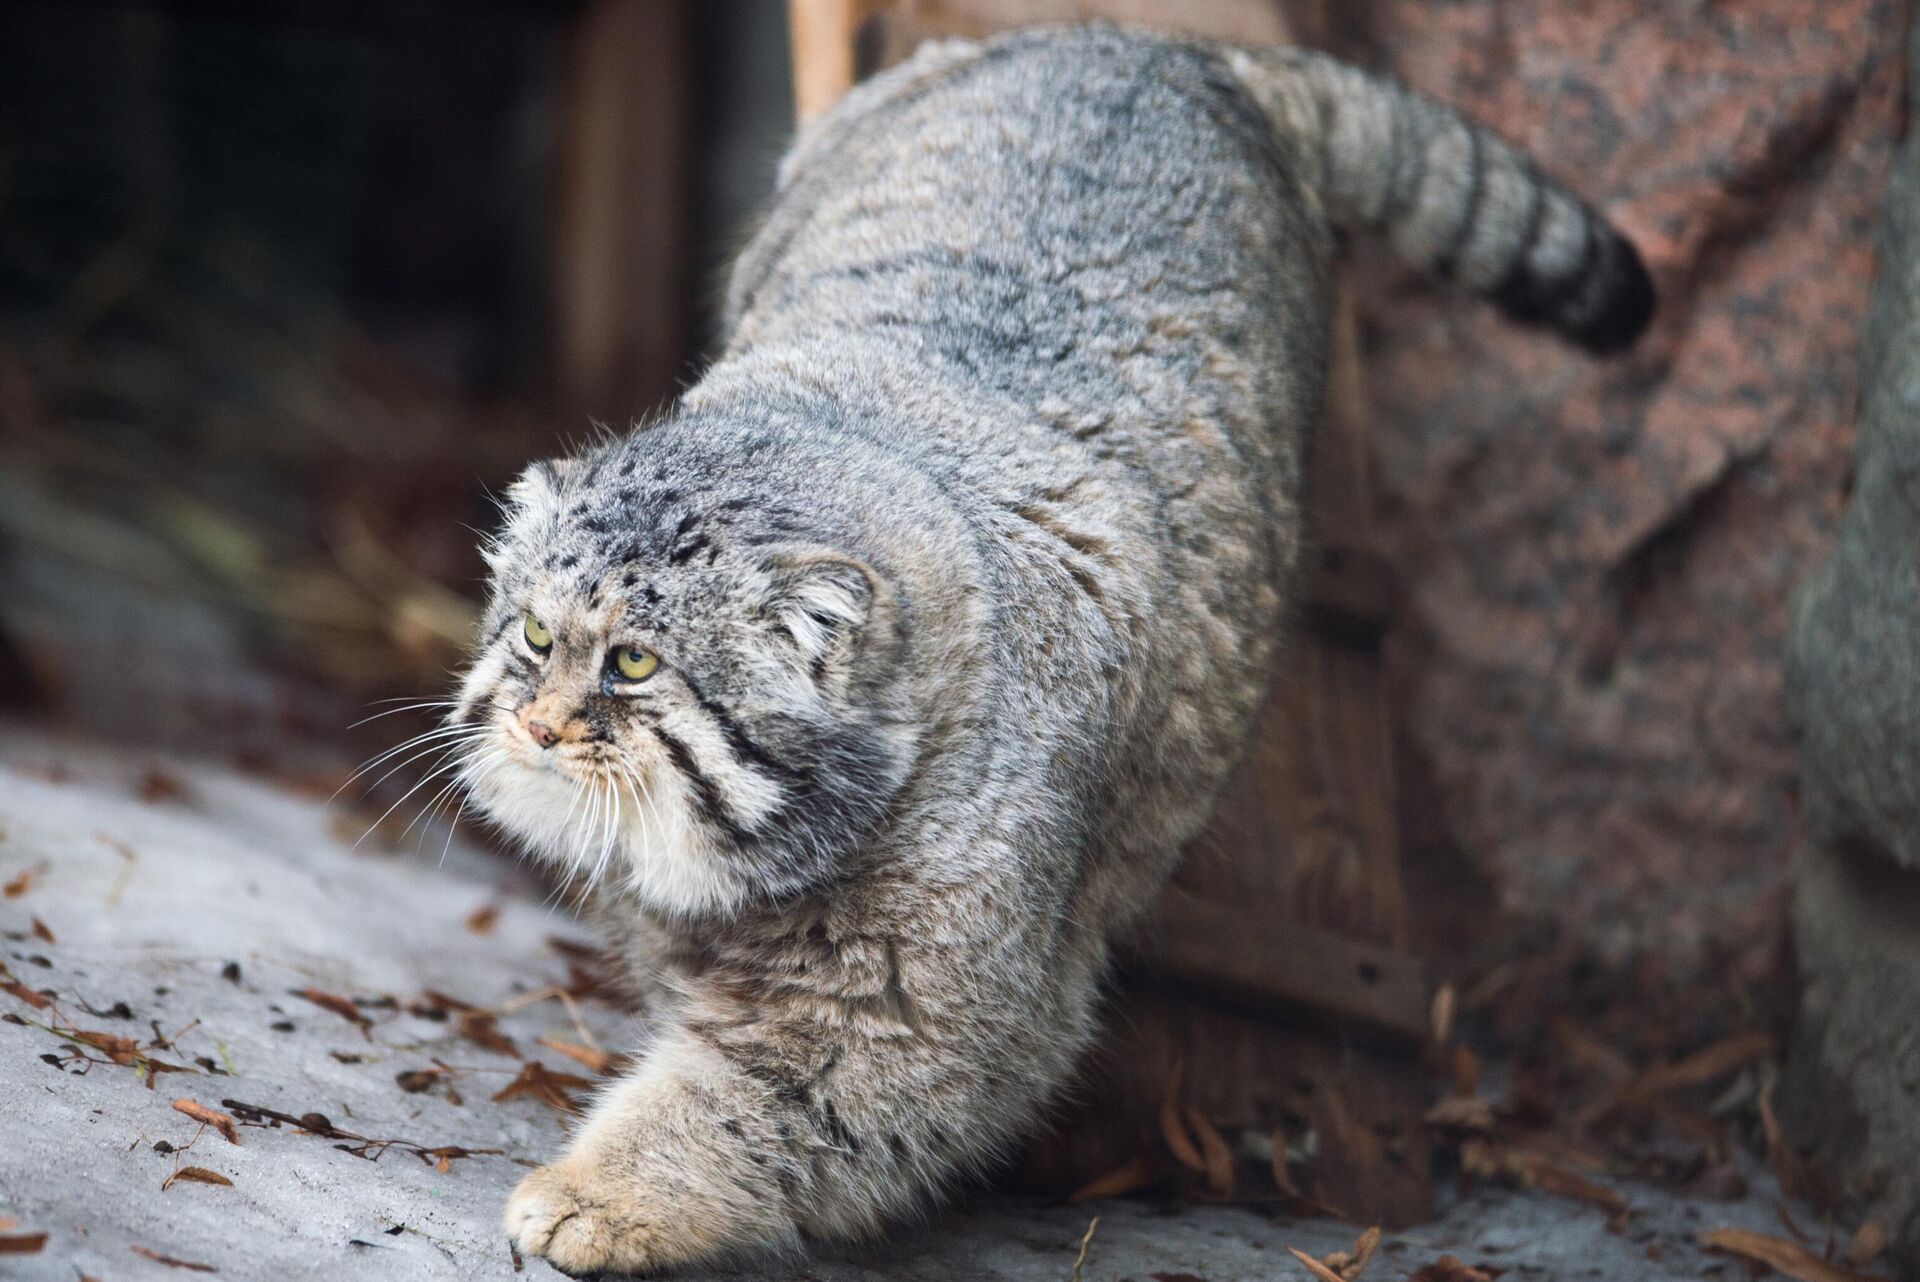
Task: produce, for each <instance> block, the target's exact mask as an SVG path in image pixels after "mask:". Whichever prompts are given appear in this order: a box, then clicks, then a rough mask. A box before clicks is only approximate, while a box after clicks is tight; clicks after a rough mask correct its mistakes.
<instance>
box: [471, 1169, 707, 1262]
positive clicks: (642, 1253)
mask: <svg viewBox="0 0 1920 1282" xmlns="http://www.w3.org/2000/svg"><path fill="white" fill-rule="evenodd" d="M646 1203H647V1199H646V1196H645V1194H644V1192H643V1191H642V1190H641V1189H640V1188H639V1187H638V1186H637V1185H636V1183H635V1182H634V1181H633V1180H631V1179H622V1178H619V1177H618V1176H616V1175H615V1174H614V1173H612V1172H610V1171H607V1170H606V1169H604V1168H603V1167H600V1166H599V1165H597V1164H595V1163H593V1162H591V1161H587V1160H585V1159H582V1158H578V1157H568V1158H563V1159H561V1160H560V1161H558V1162H556V1163H554V1164H553V1165H552V1166H543V1167H540V1168H539V1169H538V1170H536V1171H534V1172H533V1174H531V1175H529V1176H527V1177H526V1178H525V1179H523V1180H521V1181H520V1185H519V1187H518V1188H516V1189H514V1190H513V1195H512V1196H511V1197H509V1198H508V1199H507V1214H506V1227H507V1236H508V1237H509V1238H511V1239H512V1241H513V1244H514V1245H515V1246H516V1247H518V1248H519V1250H520V1253H521V1254H523V1255H537V1256H540V1257H542V1258H543V1259H545V1260H546V1261H547V1263H549V1264H551V1265H553V1267H554V1268H556V1269H559V1270H560V1271H561V1272H562V1273H567V1274H572V1275H574V1276H576V1277H578V1276H581V1275H586V1274H594V1273H651V1272H655V1271H658V1270H660V1269H663V1268H667V1267H670V1266H672V1265H674V1264H678V1263H681V1262H683V1261H684V1260H685V1259H686V1258H688V1252H687V1251H686V1249H685V1248H686V1247H687V1246H689V1245H691V1244H679V1246H678V1248H677V1249H676V1244H675V1243H674V1242H672V1241H671V1240H670V1236H669V1234H668V1233H666V1232H665V1231H663V1229H662V1227H661V1225H660V1224H659V1222H658V1220H657V1219H656V1217H655V1216H654V1214H653V1211H652V1208H650V1207H649V1206H648V1205H647V1204H646Z"/></svg>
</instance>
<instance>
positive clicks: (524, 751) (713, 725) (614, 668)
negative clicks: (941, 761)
mask: <svg viewBox="0 0 1920 1282" xmlns="http://www.w3.org/2000/svg"><path fill="white" fill-rule="evenodd" d="M677 447H678V448H677ZM505 506H506V521H505V526H504V528H503V529H502V530H501V532H500V533H499V535H498V536H497V537H496V538H495V539H494V540H493V541H492V543H491V544H490V545H489V547H488V548H487V560H488V563H489V565H490V566H491V567H492V572H493V573H492V583H491V589H490V592H489V600H488V606H487V610H486V614H485V618H484V620H483V623H482V627H481V633H480V639H479V641H478V644H477V648H476V652H475V654H474V658H473V663H472V665H471V667H470V668H469V669H468V670H467V672H466V674H465V676H464V678H463V680H462V685H461V690H460V696H459V699H458V703H457V707H456V710H455V713H454V717H453V721H454V722H455V724H456V725H458V726H460V727H462V731H461V732H460V733H464V735H465V737H464V738H463V739H462V740H461V751H462V752H463V753H464V754H465V761H464V764H463V766H462V767H461V775H462V778H463V780H464V782H465V784H466V787H467V789H468V792H469V794H470V796H471V799H472V802H473V804H475V805H476V806H477V807H478V808H479V809H480V810H481V811H483V812H484V813H485V814H486V815H488V816H489V817H490V818H492V819H493V820H494V821H495V822H497V823H499V824H500V825H501V826H502V827H504V828H505V829H506V830H507V831H509V832H510V833H512V834H513V835H514V836H515V837H517V838H519V839H520V840H521V841H523V842H524V843H526V845H527V846H528V847H529V848H531V849H532V850H533V851H534V852H536V853H537V854H539V855H541V856H542V857H544V858H546V859H548V860H551V861H552V862H554V863H555V864H557V865H559V866H560V867H561V868H562V869H564V870H565V871H567V872H569V873H571V874H573V875H575V876H576V877H581V878H586V879H589V881H590V882H591V883H593V884H595V885H604V886H607V887H609V888H620V889H624V890H626V891H628V892H630V893H632V894H634V895H636V896H638V897H639V899H640V900H641V901H642V902H644V903H645V904H647V905H648V906H649V907H652V908H654V909H655V910H657V911H661V912H667V913H675V914H707V913H727V912H732V911H737V910H739V909H741V908H743V907H746V906H749V905H752V904H759V903H769V902H775V901H778V900H780V899H783V898H788V897H791V896H794V895H798V894H804V893H806V892H808V891H810V890H814V889H817V888H819V887H821V886H824V885H825V884H827V883H828V882H830V881H831V880H832V879H833V877H834V876H835V874H836V872H837V871H838V870H839V869H840V868H841V867H842V866H843V865H844V862H845V860H846V859H847V857H848V856H849V855H850V854H852V853H853V852H854V851H855V850H856V849H857V848H858V847H859V845H860V844H861V843H862V842H864V841H865V840H867V839H868V838H869V837H870V836H871V834H872V833H873V831H874V830H875V829H876V828H877V827H878V826H879V824H880V823H881V822H882V821H883V820H884V818H885V816H886V815H887V813H888V810H889V807H890V805H891V803H892V801H893V798H894V795H895V793H896V792H897V791H898V789H899V787H900V785H901V782H902V781H903V779H904V778H905V776H906V774H907V769H908V765H909V759H910V757H911V753H912V748H913V736H912V732H911V730H910V729H909V728H908V727H907V726H905V725H904V724H901V723H900V719H899V718H896V717H894V716H892V715H890V713H889V712H888V706H889V702H888V700H889V692H890V690H891V689H892V688H893V686H894V684H895V678H896V669H897V668H898V667H899V664H900V657H899V653H898V651H899V644H898V633H899V629H898V626H897V615H898V611H897V608H896V604H895V600H894V596H893V593H892V591H891V589H890V588H889V586H888V584H887V582H886V581H885V579H884V578H882V576H880V575H879V574H878V573H876V572H875V570H873V569H872V568H871V567H870V566H868V565H866V564H864V563H862V562H861V561H860V560H857V559H855V558H854V557H852V556H849V555H847V554H846V553H844V552H843V551H841V550H839V549H836V548H835V547H832V546H830V545H828V544H826V543H822V542H820V541H817V540H816V539H815V538H814V537H811V536H810V533H809V529H808V526H809V522H808V520H807V517H806V514H804V513H802V512H800V511H797V510H795V509H794V507H793V506H792V505H790V504H789V503H788V502H786V501H785V500H783V499H782V498H781V497H780V496H778V495H777V494H774V493H771V492H768V491H767V490H766V488H765V485H764V482H763V481H761V480H759V479H757V478H756V476H755V475H754V473H753V472H752V471H750V470H749V469H747V468H744V467H741V466H740V465H738V464H734V465H732V466H728V465H727V464H726V463H724V462H720V461H718V460H716V459H715V458H714V457H713V456H712V455H711V454H710V453H709V452H708V451H707V450H705V449H702V448H700V447H699V445H698V442H697V438H696V437H695V436H694V435H693V434H692V433H690V432H689V431H688V430H687V429H685V428H676V427H673V426H667V427H661V428H655V429H653V430H652V431H649V432H647V433H645V434H643V435H638V436H634V437H630V438H627V439H625V440H622V441H618V442H614V443H611V444H607V445H603V446H600V447H597V448H595V449H593V450H591V451H589V452H587V453H585V454H583V455H580V456H578V457H575V458H570V459H565V460H561V461H557V462H552V463H537V464H535V465H534V466H532V467H531V468H529V469H528V470H527V472H526V473H525V474H524V475H523V476H522V477H521V478H520V479H519V480H518V481H517V482H516V483H515V484H514V485H513V487H512V488H511V489H510V490H509V491H508V496H507V502H506V505H505Z"/></svg>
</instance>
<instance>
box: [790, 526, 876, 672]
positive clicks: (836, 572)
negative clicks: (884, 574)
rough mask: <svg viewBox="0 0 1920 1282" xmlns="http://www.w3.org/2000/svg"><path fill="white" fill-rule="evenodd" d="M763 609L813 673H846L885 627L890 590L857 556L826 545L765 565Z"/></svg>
mask: <svg viewBox="0 0 1920 1282" xmlns="http://www.w3.org/2000/svg"><path fill="white" fill-rule="evenodd" d="M767 572H768V578H769V586H768V591H767V600H766V606H765V609H766V614H767V617H768V618H769V619H770V620H771V621H772V623H773V625H774V627H775V629H776V630H777V631H779V632H780V633H781V634H782V635H783V636H784V637H785V638H786V639H787V640H788V641H789V642H790V643H791V644H792V645H793V647H794V649H795V651H796V652H797V653H798V654H799V656H800V658H801V660H802V661H803V662H804V663H805V664H806V665H807V666H808V667H809V668H810V669H811V670H812V671H813V674H814V676H815V677H816V678H819V677H822V676H824V675H827V674H829V673H832V672H839V673H842V674H846V673H850V672H851V670H852V668H853V667H854V666H855V665H856V663H857V662H858V660H859V657H860V655H861V653H862V652H863V651H866V650H869V649H871V648H872V647H871V644H870V643H871V642H872V641H873V640H874V639H875V633H876V632H877V631H886V632H889V633H890V632H891V624H890V619H891V615H892V610H891V600H892V594H891V593H890V592H889V591H888V589H887V586H886V583H885V581H884V580H882V579H881V578H880V576H879V575H878V574H876V573H875V572H874V571H873V569H872V568H871V567H870V566H868V565H866V564H865V563H864V562H862V561H858V560H855V559H854V558H853V557H850V556H844V555H842V554H841V553H838V552H834V551H832V550H830V549H826V548H809V549H805V550H800V551H793V552H784V553H780V554H777V555H776V556H775V557H774V558H773V559H772V560H771V561H769V563H768V565H767Z"/></svg>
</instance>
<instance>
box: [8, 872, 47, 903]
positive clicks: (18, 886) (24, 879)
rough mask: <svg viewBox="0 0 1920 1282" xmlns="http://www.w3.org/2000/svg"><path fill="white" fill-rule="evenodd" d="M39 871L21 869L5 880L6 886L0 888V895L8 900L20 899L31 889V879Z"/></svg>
mask: <svg viewBox="0 0 1920 1282" xmlns="http://www.w3.org/2000/svg"><path fill="white" fill-rule="evenodd" d="M39 871H40V870H39V869H38V868H22V869H21V870H20V871H19V872H18V873H16V874H14V875H13V876H12V877H9V878H8V879H7V884H6V885H4V886H0V895H5V896H6V897H7V898H8V899H18V898H20V896H22V895H24V894H26V893H27V891H29V890H31V889H32V888H33V879H34V877H35V875H36V874H38V873H39Z"/></svg>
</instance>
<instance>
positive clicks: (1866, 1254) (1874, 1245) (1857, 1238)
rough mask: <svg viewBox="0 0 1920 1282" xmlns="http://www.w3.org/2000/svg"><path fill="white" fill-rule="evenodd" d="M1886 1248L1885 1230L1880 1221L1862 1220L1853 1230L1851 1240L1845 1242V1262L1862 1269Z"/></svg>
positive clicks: (1877, 1257)
mask: <svg viewBox="0 0 1920 1282" xmlns="http://www.w3.org/2000/svg"><path fill="white" fill-rule="evenodd" d="M1886 1249H1887V1231H1886V1230H1885V1229H1884V1228H1882V1227H1880V1221H1878V1220H1862V1221H1860V1227H1859V1228H1857V1229H1855V1230H1854V1231H1853V1241H1851V1242H1849V1243H1847V1263H1848V1264H1851V1265H1852V1266H1853V1267H1854V1268H1856V1269H1864V1268H1866V1267H1867V1266H1868V1265H1869V1264H1872V1263H1873V1262H1874V1261H1875V1260H1877V1259H1879V1258H1880V1253H1881V1252H1882V1251H1884V1250H1886Z"/></svg>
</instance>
